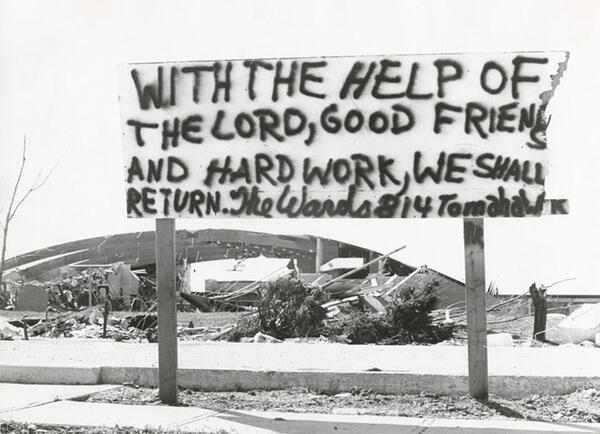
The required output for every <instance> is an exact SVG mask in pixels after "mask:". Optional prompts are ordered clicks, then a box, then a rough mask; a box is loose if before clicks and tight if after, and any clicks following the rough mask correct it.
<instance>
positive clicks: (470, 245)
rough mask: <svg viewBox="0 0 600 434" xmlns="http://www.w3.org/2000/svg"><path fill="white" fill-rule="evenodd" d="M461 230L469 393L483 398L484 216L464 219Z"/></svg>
mask: <svg viewBox="0 0 600 434" xmlns="http://www.w3.org/2000/svg"><path fill="white" fill-rule="evenodd" d="M463 230H464V243H465V244H464V246H465V296H466V303H467V338H468V358H469V393H470V394H471V396H473V397H474V398H477V399H484V400H485V399H487V398H488V362H487V326H486V313H485V255H484V232H483V218H465V219H464V220H463Z"/></svg>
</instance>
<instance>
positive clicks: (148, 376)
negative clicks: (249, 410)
mask: <svg viewBox="0 0 600 434" xmlns="http://www.w3.org/2000/svg"><path fill="white" fill-rule="evenodd" d="M0 382H6V383H26V384H27V383H30V384H124V383H133V384H137V385H140V386H152V387H156V386H157V385H158V368H141V367H112V366H105V367H87V368H81V367H69V366H53V367H48V366H6V365H4V366H0ZM178 384H179V386H181V387H188V388H193V389H196V390H202V391H206V392H225V391H246V390H256V389H266V390H274V389H290V388H296V387H301V388H307V389H311V390H316V391H320V392H326V393H332V394H335V393H344V392H351V391H352V390H356V389H370V390H372V391H373V392H375V393H380V394H390V395H393V394H403V393H406V394H419V393H422V392H425V393H435V394H439V395H458V394H467V393H468V392H469V378H468V376H466V375H430V374H408V373H396V372H332V371H256V370H237V369H236V370H223V369H184V368H180V369H179V370H178ZM590 387H594V388H600V377H543V376H529V375H528V376H505V375H498V376H490V377H489V389H490V393H491V394H493V395H496V396H500V397H503V398H509V399H520V398H523V397H526V396H528V395H532V394H553V395H561V394H567V393H571V392H574V391H576V390H577V389H580V388H590Z"/></svg>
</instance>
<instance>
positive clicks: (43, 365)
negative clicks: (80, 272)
mask: <svg viewBox="0 0 600 434" xmlns="http://www.w3.org/2000/svg"><path fill="white" fill-rule="evenodd" d="M488 357H489V375H490V392H491V393H492V394H496V395H498V396H504V397H509V398H520V397H523V396H526V395H528V394H532V393H553V394H558V393H569V392H573V391H575V390H576V389H577V388H580V387H600V372H599V371H598V366H600V350H598V349H596V348H582V347H553V348H524V347H515V348H502V347H492V348H489V349H488ZM157 359H158V355H157V345H156V344H143V343H129V342H114V341H109V340H96V339H51V340H50V339H32V340H29V341H0V382H14V383H46V384H48V383H51V384H52V383H56V384H122V383H124V382H134V383H136V384H140V385H148V386H154V385H156V384H157V375H158V373H157V369H156V367H157ZM179 384H180V385H182V386H187V387H198V388H201V389H204V390H213V391H214V390H248V389H256V388H271V389H277V388H289V387H308V388H311V389H316V390H321V391H326V392H331V393H338V392H346V391H350V390H351V389H352V388H365V389H372V390H373V391H375V392H379V393H392V394H393V393H419V392H422V391H425V392H433V393H442V394H452V393H467V392H468V378H467V348H466V347H455V346H379V345H343V344H327V343H314V344H307V343H282V344H241V343H224V342H218V343H204V342H203V343H196V342H180V344H179Z"/></svg>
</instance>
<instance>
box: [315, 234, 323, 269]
mask: <svg viewBox="0 0 600 434" xmlns="http://www.w3.org/2000/svg"><path fill="white" fill-rule="evenodd" d="M321 265H323V239H322V238H320V237H317V246H316V249H315V273H319V272H320V269H321Z"/></svg>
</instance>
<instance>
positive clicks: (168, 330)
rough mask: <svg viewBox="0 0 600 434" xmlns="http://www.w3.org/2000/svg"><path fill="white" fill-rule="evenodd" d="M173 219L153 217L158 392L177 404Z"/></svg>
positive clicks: (170, 402)
mask: <svg viewBox="0 0 600 434" xmlns="http://www.w3.org/2000/svg"><path fill="white" fill-rule="evenodd" d="M175 273H176V267H175V219H171V218H160V219H156V274H157V276H156V281H157V282H156V283H157V293H158V388H159V390H158V395H159V398H160V400H161V401H162V402H163V403H164V404H170V405H176V404H177V291H176V286H175V284H176V283H175V275H176V274H175Z"/></svg>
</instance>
